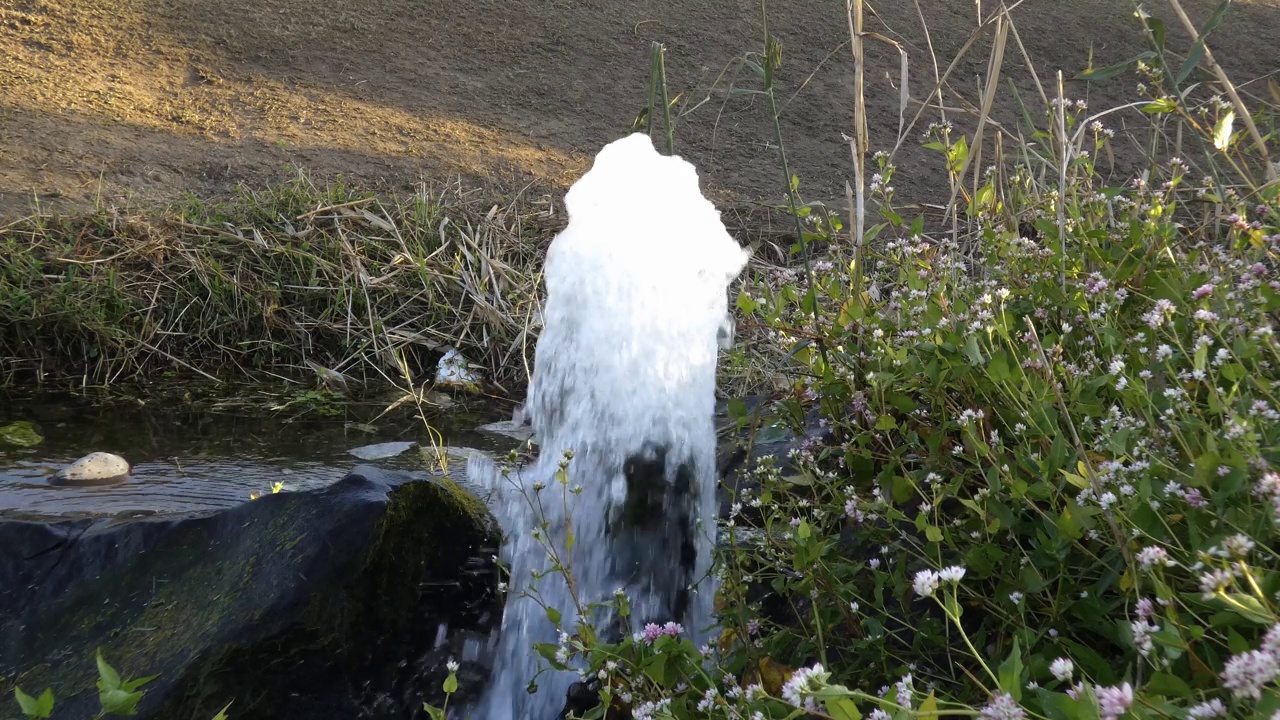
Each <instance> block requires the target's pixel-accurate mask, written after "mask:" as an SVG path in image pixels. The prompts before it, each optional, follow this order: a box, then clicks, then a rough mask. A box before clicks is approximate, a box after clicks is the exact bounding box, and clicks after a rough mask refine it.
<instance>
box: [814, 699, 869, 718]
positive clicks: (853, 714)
mask: <svg viewBox="0 0 1280 720" xmlns="http://www.w3.org/2000/svg"><path fill="white" fill-rule="evenodd" d="M823 704H824V705H825V706H826V708H827V714H828V715H830V716H831V717H832V718H834V720H862V713H860V712H858V704H857V703H855V702H854V701H853V700H850V699H849V698H827V700H826V702H824V703H823Z"/></svg>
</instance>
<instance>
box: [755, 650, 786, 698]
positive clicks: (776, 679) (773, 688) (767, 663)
mask: <svg viewBox="0 0 1280 720" xmlns="http://www.w3.org/2000/svg"><path fill="white" fill-rule="evenodd" d="M793 673H795V669H793V668H789V667H787V666H786V665H783V664H782V663H778V662H774V661H773V658H770V657H762V658H760V684H761V685H762V686H763V687H764V689H765V692H767V693H769V694H770V695H773V696H775V697H777V696H778V695H780V694H782V686H783V685H785V684H786V682H787V680H788V679H790V678H791V675H792V674H793Z"/></svg>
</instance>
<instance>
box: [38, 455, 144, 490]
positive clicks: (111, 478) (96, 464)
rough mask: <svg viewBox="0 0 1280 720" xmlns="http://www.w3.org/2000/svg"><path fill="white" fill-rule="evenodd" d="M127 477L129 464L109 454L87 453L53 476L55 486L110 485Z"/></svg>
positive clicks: (117, 456)
mask: <svg viewBox="0 0 1280 720" xmlns="http://www.w3.org/2000/svg"><path fill="white" fill-rule="evenodd" d="M128 477H129V463H128V461H126V460H125V459H124V458H122V457H120V456H119V455H112V454H111V453H104V452H95V453H89V454H88V455H85V456H84V457H82V458H80V459H79V460H77V461H75V462H73V463H71V464H70V465H68V466H66V467H65V468H63V469H61V470H59V471H58V472H57V473H56V474H55V475H54V476H53V482H54V483H55V484H57V485H110V484H112V483H118V482H124V481H125V479H126V478H128Z"/></svg>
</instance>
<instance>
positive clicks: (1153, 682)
mask: <svg viewBox="0 0 1280 720" xmlns="http://www.w3.org/2000/svg"><path fill="white" fill-rule="evenodd" d="M1146 690H1147V692H1150V693H1154V694H1156V695H1164V696H1165V697H1176V698H1188V697H1191V686H1190V685H1188V684H1187V683H1186V681H1185V680H1183V679H1182V678H1180V677H1178V676H1177V675H1172V674H1170V673H1166V672H1158V673H1156V674H1154V675H1152V676H1151V679H1150V680H1148V681H1147V685H1146Z"/></svg>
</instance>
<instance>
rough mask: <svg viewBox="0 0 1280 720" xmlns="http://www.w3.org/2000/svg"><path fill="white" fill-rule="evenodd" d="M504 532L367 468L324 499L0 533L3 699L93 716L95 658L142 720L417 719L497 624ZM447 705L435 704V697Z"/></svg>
mask: <svg viewBox="0 0 1280 720" xmlns="http://www.w3.org/2000/svg"><path fill="white" fill-rule="evenodd" d="M497 543H498V534H497V527H496V524H495V523H494V521H493V518H492V517H491V516H490V515H489V513H488V511H487V510H486V509H485V507H484V505H483V504H482V503H480V502H479V501H478V500H476V499H475V498H474V497H472V496H471V495H469V494H468V493H467V492H466V491H465V490H463V489H462V488H461V487H459V486H458V485H457V484H456V483H454V482H453V481H452V480H448V479H446V478H429V477H425V476H420V475H409V474H404V473H396V474H391V473H387V472H385V471H381V470H377V469H374V468H369V467H359V468H357V469H356V470H355V471H353V472H352V473H351V474H349V475H348V476H347V477H345V478H343V479H342V480H341V481H339V482H338V483H336V484H334V485H332V486H330V487H328V488H325V489H323V490H316V491H308V492H299V493H280V494H275V495H268V496H265V497H263V498H261V499H259V500H255V501H252V502H249V503H246V504H244V505H240V506H238V507H235V508H232V509H230V510H226V511H223V512H217V513H213V514H208V515H201V516H192V517H182V518H174V519H164V520H138V521H129V522H123V523H115V522H110V521H102V520H97V521H89V520H79V521H68V522H61V523H49V524H42V523H29V522H20V521H3V522H0V547H4V548H5V551H6V552H5V557H4V558H3V559H0V618H4V620H3V621H0V693H3V694H4V695H5V696H9V697H11V696H12V692H13V690H12V686H13V685H14V684H17V685H18V686H20V687H22V688H23V689H24V690H26V691H28V692H40V691H42V690H43V689H44V688H45V687H49V686H51V687H52V688H53V691H54V695H55V697H56V699H57V709H56V710H55V712H54V720H58V718H64V717H65V718H82V717H91V716H93V715H94V714H95V713H96V711H97V709H98V707H97V690H96V688H95V687H94V682H95V680H96V669H95V665H94V650H95V648H97V647H101V648H102V650H103V654H104V656H105V657H106V659H107V660H108V661H109V662H110V663H111V664H112V665H114V666H115V667H116V669H117V670H119V671H120V672H121V674H122V675H124V676H126V677H138V676H143V675H153V674H159V677H157V678H156V679H155V680H154V681H152V682H151V683H149V684H148V685H146V686H145V687H146V689H147V690H148V692H147V695H146V697H145V698H144V700H143V702H142V703H141V705H140V713H139V716H138V717H144V718H145V717H155V718H166V719H169V718H173V719H185V718H193V719H198V720H207V719H208V718H211V717H213V715H214V714H215V713H216V712H217V711H218V710H219V709H220V708H222V707H223V706H225V705H226V704H227V703H228V702H232V703H233V704H232V708H234V710H232V711H229V712H230V714H231V715H232V717H234V718H236V719H237V720H249V719H251V718H263V719H264V720H265V719H266V718H272V719H274V720H286V719H288V718H294V717H296V718H307V719H308V720H316V719H323V718H329V717H332V718H354V717H359V716H361V715H362V713H361V710H362V709H367V708H369V707H371V706H378V707H380V708H381V710H382V711H381V712H379V713H378V716H379V717H385V718H394V717H406V718H408V717H417V716H419V714H420V713H421V707H422V702H423V700H424V699H433V698H430V697H429V696H424V695H423V693H424V692H426V693H430V692H431V691H432V690H435V689H436V688H439V687H440V682H439V680H440V679H443V673H444V670H443V662H444V660H445V656H446V654H447V653H448V652H449V651H450V648H449V647H447V646H445V647H443V648H440V647H437V643H436V640H437V629H438V628H439V627H440V626H441V625H444V626H446V627H447V628H448V629H449V631H450V632H452V633H454V634H457V633H458V631H460V630H463V631H465V630H466V629H468V628H471V629H475V630H479V631H484V630H486V629H487V625H486V624H487V623H489V622H491V621H496V619H497V618H498V617H499V616H500V605H499V604H498V599H497V596H496V589H495V586H496V577H495V575H494V573H493V568H492V565H491V563H490V561H489V558H490V556H491V555H492V554H493V553H494V552H495V548H496V547H497ZM437 700H438V699H437Z"/></svg>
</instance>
